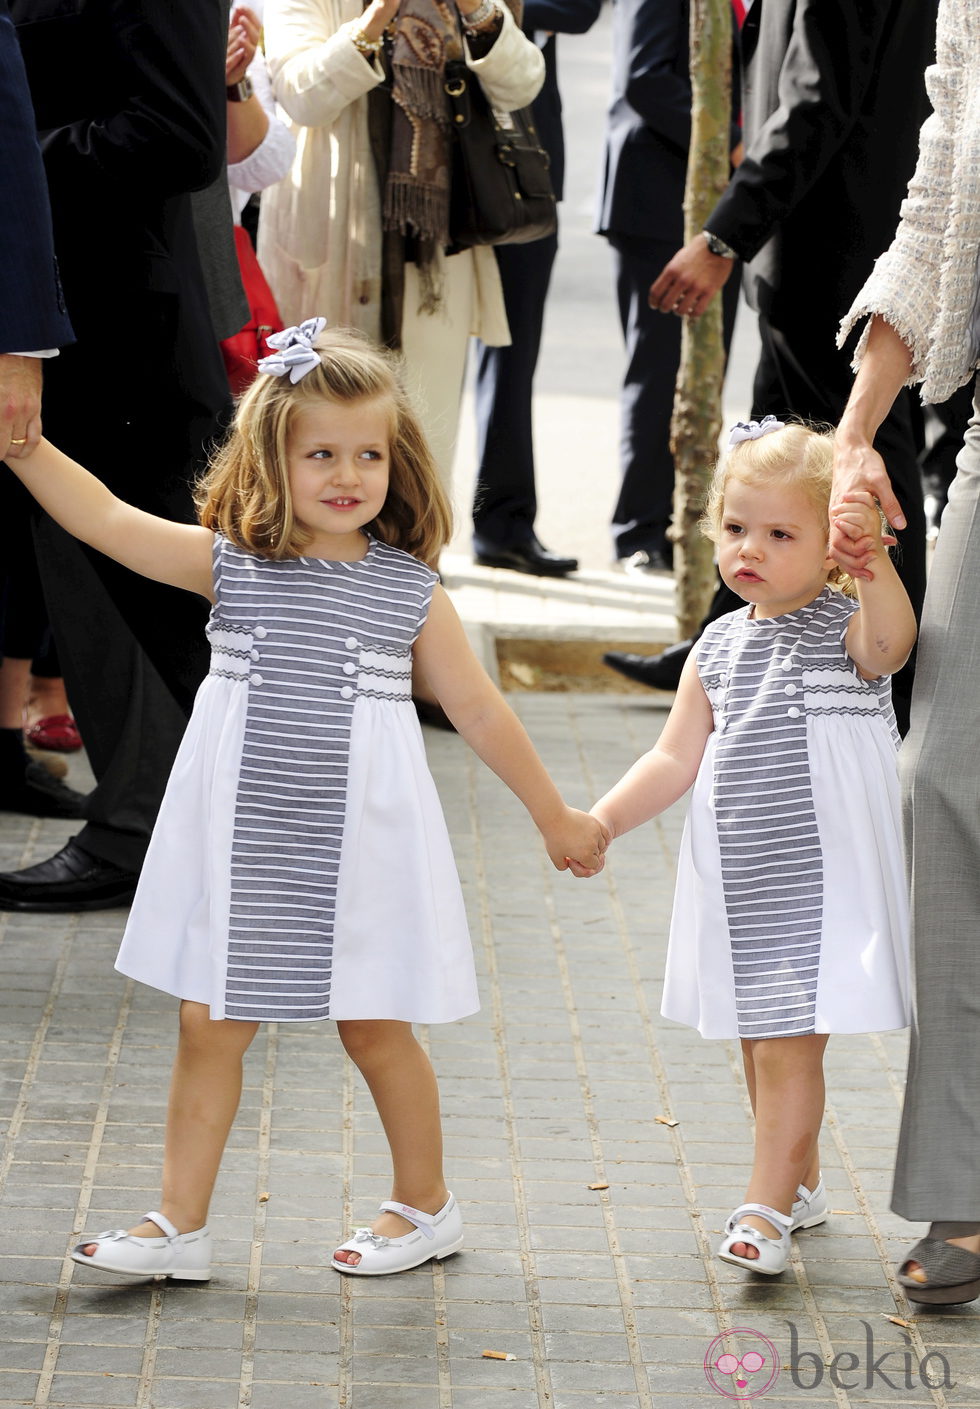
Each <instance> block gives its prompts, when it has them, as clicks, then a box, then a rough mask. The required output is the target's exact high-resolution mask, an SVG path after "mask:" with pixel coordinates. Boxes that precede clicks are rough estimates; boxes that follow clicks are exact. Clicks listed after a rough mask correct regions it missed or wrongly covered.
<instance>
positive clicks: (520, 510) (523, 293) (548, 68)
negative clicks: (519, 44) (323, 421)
mask: <svg viewBox="0 0 980 1409" xmlns="http://www.w3.org/2000/svg"><path fill="white" fill-rule="evenodd" d="M601 5H602V0H526V3H525V5H524V32H525V34H527V35H528V37H529V38H533V37H534V34H535V32H536V31H552V33H551V37H550V38H549V39H548V40H547V42H546V43H545V45H544V48H543V50H542V53H543V55H544V62H545V78H544V85H543V87H542V89H541V92H540V93H539V94H538V96H537V97H536V98H535V100H534V120H535V126H536V127H537V131H538V136H539V138H540V139H541V145H542V146H543V147H544V149H545V151H547V153H548V155H549V156H550V158H551V180H552V184H553V186H554V188H555V195H556V196H557V198H558V199H559V200H561V199H562V195H563V194H564V183H565V137H564V132H563V130H562V120H561V95H560V93H559V91H558V69H557V53H556V33H558V34H584V33H585V32H586V30H587V29H589V28H590V27H591V25H592V24H593V23H594V22H595V20H596V19H597V18H598V15H599V10H600V9H601ZM557 252H558V236H557V234H555V235H550V236H548V237H547V238H546V239H544V240H533V241H531V243H530V244H526V245H498V247H497V249H496V251H495V253H496V256H497V264H498V267H499V269H500V279H501V283H502V284H503V289H504V304H505V306H506V309H507V322H508V324H509V326H510V336H511V345H510V347H487V346H486V345H485V344H483V343H480V344H479V350H478V354H477V370H476V418H477V453H478V459H479V465H478V469H477V481H476V491H475V495H474V502H473V524H474V527H475V530H476V532H477V534H479V535H480V536H481V537H482V538H484V539H486V540H488V541H489V542H490V543H492V544H496V545H504V546H510V545H512V544H514V543H515V542H520V541H522V540H524V539H525V537H526V535H527V533H528V532H529V531H533V528H534V516H535V513H536V512H537V498H536V494H535V486H534V445H533V440H532V429H531V394H532V386H533V382H534V372H535V369H536V367H537V363H538V352H539V350H540V347H541V332H542V328H543V326H544V308H545V301H546V299H547V297H548V285H549V282H550V280H551V270H552V266H553V264H554V262H555V255H556V254H557Z"/></svg>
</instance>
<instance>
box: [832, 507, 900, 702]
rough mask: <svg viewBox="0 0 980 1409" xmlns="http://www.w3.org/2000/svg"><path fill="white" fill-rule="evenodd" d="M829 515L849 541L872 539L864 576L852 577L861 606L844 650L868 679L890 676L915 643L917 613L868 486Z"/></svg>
mask: <svg viewBox="0 0 980 1409" xmlns="http://www.w3.org/2000/svg"><path fill="white" fill-rule="evenodd" d="M830 520H831V524H832V525H833V527H834V529H835V531H836V532H837V533H838V534H839V535H840V536H841V537H843V538H845V539H846V540H847V541H849V542H851V543H855V544H857V543H861V542H862V541H863V542H868V543H870V544H871V548H870V550H869V552H870V556H869V558H868V560H867V563H866V564H865V572H866V573H867V574H868V575H867V576H864V574H863V573H862V575H861V576H860V577H857V578H855V584H856V587H857V595H858V602H859V603H860V611H857V612H855V613H854V615H853V617H852V618H851V622H850V625H849V626H848V628H847V636H846V638H845V644H846V647H847V653H848V655H849V656H850V657H851V660H852V661H853V662H854V664H855V665H856V666H857V668H858V670H859V671H860V672H861V674H862V675H863V676H864V677H865V678H866V679H868V680H876V679H877V678H878V676H879V675H894V673H895V671H896V670H901V668H902V666H903V665H904V664H905V662H906V661H907V660H908V658H909V656H910V655H911V653H912V647H913V646H914V645H915V635H916V626H915V613H914V612H913V610H912V604H911V602H910V601H909V599H908V594H907V593H906V591H905V588H904V587H903V585H902V581H901V578H900V577H899V575H898V573H897V572H896V571H895V564H894V563H893V562H892V560H891V558H890V556H889V554H888V549H887V548H886V547H885V545H884V543H883V542H882V528H881V513H880V511H879V509H878V505H877V503H876V501H875V499H874V497H873V495H872V494H870V493H869V492H868V491H867V490H855V491H854V492H853V493H850V494H846V495H845V496H844V497H843V499H842V500H841V501H840V502H839V503H837V504H834V505H832V506H831V510H830Z"/></svg>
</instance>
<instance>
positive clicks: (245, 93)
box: [225, 74, 255, 103]
mask: <svg viewBox="0 0 980 1409" xmlns="http://www.w3.org/2000/svg"><path fill="white" fill-rule="evenodd" d="M254 92H255V89H254V88H253V87H252V80H251V79H250V78H249V76H248V74H246V75H245V77H244V78H243V79H241V81H240V82H238V83H231V84H229V85H228V87H227V88H226V89H225V97H226V98H227V99H228V102H229V103H247V102H248V100H249V98H251V96H252V94H253V93H254Z"/></svg>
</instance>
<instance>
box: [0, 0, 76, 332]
mask: <svg viewBox="0 0 980 1409" xmlns="http://www.w3.org/2000/svg"><path fill="white" fill-rule="evenodd" d="M0 212H2V214H0V353H3V352H38V351H40V350H42V349H43V348H49V347H63V346H64V345H65V344H66V343H70V342H71V341H72V337H73V335H72V330H71V324H70V322H69V321H68V315H67V313H66V311H65V304H64V299H63V297H62V293H61V286H60V284H59V282H58V272H57V268H56V266H55V259H54V244H53V241H52V238H51V212H50V210H49V208H48V194H47V188H46V186H45V182H44V168H43V166H42V165H41V153H40V151H39V149H38V145H37V138H36V136H35V131H34V113H33V111H32V109H31V95H30V91H29V89H28V86H27V75H26V74H25V72H24V64H23V61H22V59H21V55H20V49H19V48H18V46H17V36H16V34H15V33H14V27H13V24H12V23H11V20H10V17H9V13H8V10H7V0H0Z"/></svg>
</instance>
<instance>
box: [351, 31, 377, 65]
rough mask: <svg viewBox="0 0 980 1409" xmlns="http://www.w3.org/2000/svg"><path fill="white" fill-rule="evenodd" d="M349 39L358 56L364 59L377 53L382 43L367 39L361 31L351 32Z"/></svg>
mask: <svg viewBox="0 0 980 1409" xmlns="http://www.w3.org/2000/svg"><path fill="white" fill-rule="evenodd" d="M350 38H351V43H352V44H353V46H354V48H355V49H356V50H357V52H358V53H359V54H363V55H364V57H365V58H370V57H371V56H372V55H373V54H377V53H379V52H380V50H381V45H382V43H383V42H384V41H383V40H381V39H368V37H367V35H366V34H365V33H364V31H363V29H355V30H353V31H352V32H351V37H350Z"/></svg>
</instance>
